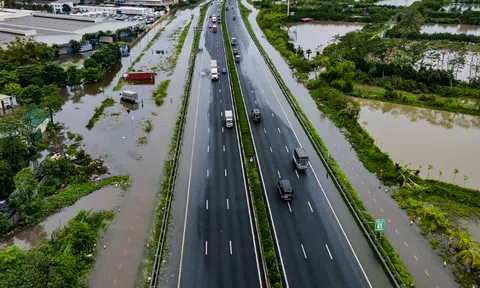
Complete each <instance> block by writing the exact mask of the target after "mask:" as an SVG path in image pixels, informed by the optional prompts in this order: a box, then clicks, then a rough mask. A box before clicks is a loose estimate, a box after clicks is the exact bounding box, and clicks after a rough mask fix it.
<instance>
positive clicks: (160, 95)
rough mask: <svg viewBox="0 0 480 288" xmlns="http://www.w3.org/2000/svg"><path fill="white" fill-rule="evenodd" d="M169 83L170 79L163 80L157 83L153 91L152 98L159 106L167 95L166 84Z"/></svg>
mask: <svg viewBox="0 0 480 288" xmlns="http://www.w3.org/2000/svg"><path fill="white" fill-rule="evenodd" d="M169 84H170V80H165V81H162V83H160V85H158V87H157V89H156V90H155V91H153V99H154V100H155V104H157V106H160V105H162V104H163V102H164V101H165V97H166V96H167V89H168V85H169Z"/></svg>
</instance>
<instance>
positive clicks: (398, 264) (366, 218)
mask: <svg viewBox="0 0 480 288" xmlns="http://www.w3.org/2000/svg"><path fill="white" fill-rule="evenodd" d="M239 5H240V11H241V14H242V17H243V19H244V21H245V24H246V27H247V30H248V32H249V33H250V35H251V37H252V39H253V41H254V42H255V43H256V45H257V47H258V49H259V50H260V53H261V54H262V55H263V56H264V58H265V61H266V62H267V64H268V65H269V67H270V69H271V71H272V73H273V74H274V76H276V77H275V78H276V80H277V82H278V84H279V85H280V86H281V87H283V88H284V89H285V91H286V92H287V93H286V95H285V97H286V98H287V100H288V101H289V104H290V105H291V106H292V108H293V110H294V111H295V110H297V111H298V114H296V117H297V118H298V120H299V122H300V124H302V126H303V128H304V129H305V130H306V131H308V132H309V133H307V136H309V138H310V141H311V142H312V143H314V144H316V145H314V146H316V147H318V148H319V150H317V153H318V154H319V156H320V158H321V160H322V161H323V163H324V165H325V166H327V167H329V168H330V169H331V171H332V173H333V176H334V177H335V178H336V179H337V180H338V184H337V183H336V185H339V186H340V187H339V188H342V189H343V191H345V193H346V194H342V196H343V197H344V199H345V198H346V199H347V200H348V201H349V202H352V203H354V205H355V206H356V210H357V211H358V212H357V214H359V216H360V217H361V219H362V222H363V224H364V225H365V226H366V227H369V228H370V229H369V234H371V236H372V237H373V239H374V242H375V245H376V246H377V247H380V248H381V249H380V251H381V253H382V256H383V257H388V258H389V259H390V261H391V263H392V264H393V265H389V268H390V269H391V270H394V271H395V270H396V271H397V272H398V274H399V275H400V278H401V280H403V282H404V283H405V284H406V285H407V286H408V287H415V282H414V281H413V279H412V277H411V275H410V273H409V272H408V270H407V269H406V268H405V265H404V264H403V262H402V261H401V259H400V258H399V256H398V254H397V253H396V252H395V250H394V249H393V247H392V246H391V245H390V243H389V242H388V240H387V239H386V237H382V238H381V240H378V239H376V237H374V236H375V235H374V232H373V229H372V227H371V225H370V224H369V223H371V222H374V221H375V220H374V218H373V217H372V216H371V215H369V214H368V213H367V211H366V210H365V208H364V206H363V203H362V201H361V200H360V198H359V197H358V195H357V193H356V192H355V190H354V189H353V188H352V186H351V185H350V183H349V181H348V180H347V178H346V176H345V175H344V174H343V172H342V171H341V169H340V167H339V166H338V165H337V163H336V162H335V160H333V159H331V158H330V157H329V155H330V154H329V152H328V149H327V147H326V145H325V143H323V140H322V139H321V137H320V135H318V133H317V131H316V130H315V128H314V127H313V125H312V123H311V122H310V121H309V120H308V118H307V116H306V115H305V113H304V112H303V110H302V109H301V106H300V105H299V104H298V102H297V101H296V99H295V97H294V96H293V94H292V93H291V91H290V89H289V88H288V86H287V85H286V84H285V83H284V82H283V79H282V78H281V76H280V74H279V73H278V71H277V70H276V68H275V66H274V65H273V64H272V62H271V60H270V58H269V57H268V55H267V54H266V52H265V51H264V49H263V47H262V46H261V44H260V42H259V41H258V39H257V37H256V36H255V33H254V31H253V29H252V26H251V24H250V22H249V20H248V15H249V14H250V13H251V11H250V10H249V9H247V8H246V7H245V6H243V5H242V4H241V3H240V2H239ZM309 134H310V135H309ZM334 183H335V182H334Z"/></svg>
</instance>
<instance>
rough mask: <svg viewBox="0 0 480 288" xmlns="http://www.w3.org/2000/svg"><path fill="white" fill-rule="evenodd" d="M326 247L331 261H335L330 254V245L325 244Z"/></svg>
mask: <svg viewBox="0 0 480 288" xmlns="http://www.w3.org/2000/svg"><path fill="white" fill-rule="evenodd" d="M325 247H326V248H327V252H328V255H330V259H332V260H333V257H332V253H330V249H328V245H327V244H325Z"/></svg>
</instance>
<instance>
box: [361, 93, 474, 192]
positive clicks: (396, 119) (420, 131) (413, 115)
mask: <svg viewBox="0 0 480 288" xmlns="http://www.w3.org/2000/svg"><path fill="white" fill-rule="evenodd" d="M355 101H357V102H358V103H359V104H360V106H361V112H360V120H359V123H361V124H362V126H364V128H365V129H366V130H367V131H368V133H370V135H371V136H372V137H373V138H374V139H375V142H376V144H377V146H378V147H379V148H380V149H381V150H382V151H384V152H387V153H388V154H389V155H390V157H391V158H392V159H393V161H394V162H398V163H402V162H403V163H404V164H408V163H411V164H410V166H409V167H410V168H411V169H418V168H419V165H422V168H421V169H420V170H421V173H420V176H421V177H422V178H426V177H427V173H428V169H427V166H428V165H429V164H430V165H432V166H433V169H432V170H431V171H430V174H429V178H430V179H439V171H442V172H443V175H442V176H440V180H441V181H444V182H452V181H453V170H454V169H459V173H458V174H457V176H456V178H455V183H456V184H459V185H462V186H463V185H464V182H465V185H466V187H469V188H474V189H480V170H479V169H478V166H477V163H479V162H480V153H478V145H479V144H480V117H475V116H469V115H462V114H455V113H450V112H446V111H439V110H432V109H425V108H417V107H412V106H406V105H399V104H393V103H388V102H381V101H373V100H366V99H358V98H355ZM464 175H467V176H468V177H469V179H468V180H467V181H464Z"/></svg>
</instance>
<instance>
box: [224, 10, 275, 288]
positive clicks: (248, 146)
mask: <svg viewBox="0 0 480 288" xmlns="http://www.w3.org/2000/svg"><path fill="white" fill-rule="evenodd" d="M222 15H223V17H222V31H223V41H224V43H225V47H226V49H225V50H226V53H227V63H228V69H229V73H230V79H231V82H232V93H233V99H234V103H235V106H236V107H243V96H242V92H241V90H240V83H239V81H238V76H237V72H236V68H235V63H234V59H233V53H232V50H231V49H230V48H227V47H230V41H229V38H228V32H227V26H226V23H225V2H224V3H223V7H222ZM236 112H237V118H238V124H239V127H240V133H241V135H240V136H241V137H240V141H241V145H242V149H243V154H244V159H245V161H244V162H245V163H246V170H247V181H248V186H249V191H250V195H251V199H252V206H253V208H254V209H253V213H254V216H255V220H256V221H255V225H256V228H257V232H258V236H259V238H260V248H261V249H260V252H261V257H262V262H263V268H264V271H265V274H266V275H267V281H268V282H269V285H268V286H270V287H282V282H281V275H280V270H279V267H278V266H277V259H278V255H277V252H276V250H275V245H274V241H273V237H272V229H271V227H270V225H269V223H270V222H269V218H268V215H267V209H266V207H265V202H264V199H263V192H262V186H261V183H260V177H259V170H258V168H257V166H256V164H255V162H254V161H253V159H254V158H255V153H254V147H253V142H252V135H251V132H250V128H249V126H248V118H247V114H246V112H245V109H237V110H236Z"/></svg>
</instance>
